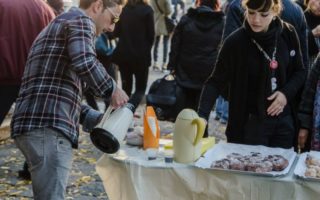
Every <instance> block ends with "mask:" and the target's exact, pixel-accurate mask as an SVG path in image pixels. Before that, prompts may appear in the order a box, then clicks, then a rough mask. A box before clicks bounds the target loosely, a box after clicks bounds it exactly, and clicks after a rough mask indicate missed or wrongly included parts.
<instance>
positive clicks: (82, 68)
mask: <svg viewBox="0 0 320 200" xmlns="http://www.w3.org/2000/svg"><path fill="white" fill-rule="evenodd" d="M94 38H95V26H94V24H93V22H92V21H91V20H90V19H89V18H87V17H79V18H78V19H77V20H71V21H70V22H69V24H68V30H67V40H68V41H67V42H68V54H69V57H70V58H71V67H72V69H73V70H74V71H75V72H76V73H77V74H78V76H79V77H80V78H81V80H82V81H84V82H85V83H86V84H88V86H89V87H90V89H91V90H90V91H91V92H92V93H93V94H94V95H95V96H100V97H103V98H108V97H110V96H111V95H112V92H113V90H114V88H115V86H116V85H115V82H114V81H113V79H112V78H111V77H110V76H109V75H108V73H107V72H106V70H105V68H104V67H103V65H102V64H101V63H100V62H99V61H98V59H97V57H96V52H95V47H94V45H95V44H94Z"/></svg>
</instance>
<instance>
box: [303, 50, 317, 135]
mask: <svg viewBox="0 0 320 200" xmlns="http://www.w3.org/2000/svg"><path fill="white" fill-rule="evenodd" d="M319 77H320V57H319V56H318V58H317V62H315V64H314V65H313V67H312V69H311V71H310V74H309V77H308V80H307V82H306V84H305V88H304V90H303V94H302V99H301V103H300V106H299V112H298V119H299V121H300V126H301V127H302V128H306V129H309V130H311V129H312V119H313V109H314V98H315V94H316V90H317V83H318V81H319Z"/></svg>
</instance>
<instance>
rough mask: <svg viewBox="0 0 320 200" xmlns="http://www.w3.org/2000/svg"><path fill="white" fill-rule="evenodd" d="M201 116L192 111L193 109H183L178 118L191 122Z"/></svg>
mask: <svg viewBox="0 0 320 200" xmlns="http://www.w3.org/2000/svg"><path fill="white" fill-rule="evenodd" d="M198 117H199V115H198V114H197V113H196V111H194V110H192V109H189V108H187V109H183V110H182V111H181V112H180V113H179V115H178V117H177V118H179V119H186V120H189V119H190V120H191V119H195V118H198Z"/></svg>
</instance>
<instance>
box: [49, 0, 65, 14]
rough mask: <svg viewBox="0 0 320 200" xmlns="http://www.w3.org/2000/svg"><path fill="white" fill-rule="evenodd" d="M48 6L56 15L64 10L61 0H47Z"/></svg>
mask: <svg viewBox="0 0 320 200" xmlns="http://www.w3.org/2000/svg"><path fill="white" fill-rule="evenodd" d="M47 2H48V4H49V6H50V7H51V8H52V9H53V12H54V14H55V15H56V16H58V15H60V14H61V13H63V12H64V8H63V6H64V3H63V0H47Z"/></svg>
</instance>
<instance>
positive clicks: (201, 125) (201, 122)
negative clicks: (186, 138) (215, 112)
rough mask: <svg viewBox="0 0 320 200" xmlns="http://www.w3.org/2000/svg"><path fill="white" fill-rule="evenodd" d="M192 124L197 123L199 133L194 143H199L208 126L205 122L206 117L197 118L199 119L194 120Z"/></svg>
mask: <svg viewBox="0 0 320 200" xmlns="http://www.w3.org/2000/svg"><path fill="white" fill-rule="evenodd" d="M192 124H196V125H197V135H196V138H195V139H194V141H193V145H197V144H198V143H199V142H200V141H201V139H202V137H203V134H204V131H205V128H206V123H205V121H204V119H202V118H197V119H194V120H192Z"/></svg>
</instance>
